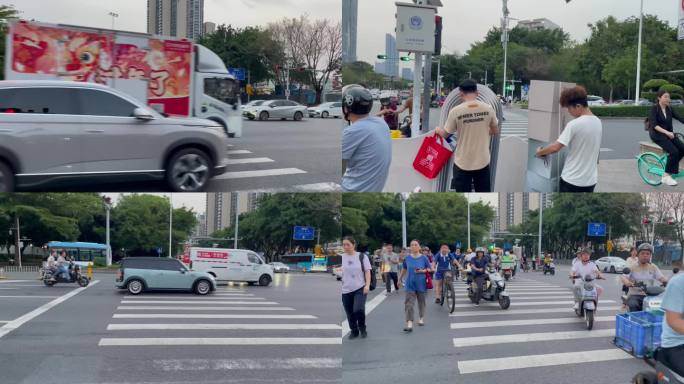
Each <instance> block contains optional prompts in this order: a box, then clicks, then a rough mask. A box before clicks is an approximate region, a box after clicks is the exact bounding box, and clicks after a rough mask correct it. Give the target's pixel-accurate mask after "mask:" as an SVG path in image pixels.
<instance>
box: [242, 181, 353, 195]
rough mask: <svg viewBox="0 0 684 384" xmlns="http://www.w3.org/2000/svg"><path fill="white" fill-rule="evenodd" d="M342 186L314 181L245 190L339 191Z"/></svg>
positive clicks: (264, 191) (270, 191) (263, 191)
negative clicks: (281, 186) (311, 182)
mask: <svg viewBox="0 0 684 384" xmlns="http://www.w3.org/2000/svg"><path fill="white" fill-rule="evenodd" d="M341 190H342V186H341V185H340V184H337V183H330V182H328V183H314V184H299V185H290V186H287V187H284V188H265V189H250V190H248V191H245V192H250V193H254V192H259V193H280V192H287V193H292V192H300V193H303V192H339V191H341Z"/></svg>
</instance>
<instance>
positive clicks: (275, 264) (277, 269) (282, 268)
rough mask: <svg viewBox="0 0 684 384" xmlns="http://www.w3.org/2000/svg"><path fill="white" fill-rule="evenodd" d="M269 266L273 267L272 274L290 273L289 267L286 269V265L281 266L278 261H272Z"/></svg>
mask: <svg viewBox="0 0 684 384" xmlns="http://www.w3.org/2000/svg"><path fill="white" fill-rule="evenodd" d="M271 266H272V267H273V272H275V273H288V272H290V267H288V266H287V265H286V264H283V263H281V262H279V261H274V262H273V263H271Z"/></svg>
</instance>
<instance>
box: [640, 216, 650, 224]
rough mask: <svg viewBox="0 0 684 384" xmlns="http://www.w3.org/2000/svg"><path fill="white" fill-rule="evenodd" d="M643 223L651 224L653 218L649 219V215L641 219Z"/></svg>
mask: <svg viewBox="0 0 684 384" xmlns="http://www.w3.org/2000/svg"><path fill="white" fill-rule="evenodd" d="M641 223H642V224H651V219H649V218H648V217H644V219H643V220H641Z"/></svg>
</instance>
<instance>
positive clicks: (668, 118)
mask: <svg viewBox="0 0 684 384" xmlns="http://www.w3.org/2000/svg"><path fill="white" fill-rule="evenodd" d="M673 118H675V119H677V120H679V121H680V122H681V123H682V124H684V116H681V115H679V114H678V113H677V112H676V111H675V110H674V109H672V107H670V93H669V92H665V91H662V90H661V91H659V92H658V102H657V103H656V104H655V105H654V106H653V108H651V113H650V115H649V117H648V122H649V136H650V137H651V140H653V142H654V143H656V144H658V145H659V146H660V147H661V148H662V149H663V150H664V151H665V152H667V154H668V157H667V166H666V168H665V173H664V174H663V179H662V181H663V183H664V184H667V185H669V186H675V185H677V182H676V181H675V180H674V179H673V178H672V175H676V174H678V173H679V161H680V160H681V159H682V157H684V143H682V142H681V141H680V140H679V139H678V138H677V137H675V134H674V129H673V127H672V119H673Z"/></svg>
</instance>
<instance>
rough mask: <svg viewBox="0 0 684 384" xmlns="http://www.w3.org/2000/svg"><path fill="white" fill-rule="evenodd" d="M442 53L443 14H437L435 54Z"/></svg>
mask: <svg viewBox="0 0 684 384" xmlns="http://www.w3.org/2000/svg"><path fill="white" fill-rule="evenodd" d="M441 54H442V16H435V56H440V55H441Z"/></svg>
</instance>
